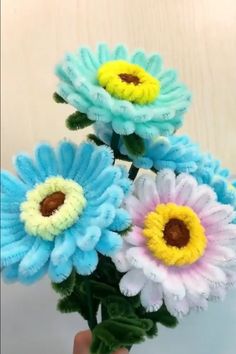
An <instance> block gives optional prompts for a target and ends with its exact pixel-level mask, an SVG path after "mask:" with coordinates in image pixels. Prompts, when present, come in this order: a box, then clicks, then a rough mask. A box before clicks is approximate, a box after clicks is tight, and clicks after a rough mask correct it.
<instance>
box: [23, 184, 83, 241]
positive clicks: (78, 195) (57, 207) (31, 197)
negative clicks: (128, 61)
mask: <svg viewBox="0 0 236 354" xmlns="http://www.w3.org/2000/svg"><path fill="white" fill-rule="evenodd" d="M85 205H86V199H85V197H84V192H83V188H82V187H81V186H80V185H79V184H78V183H76V182H75V181H73V180H69V179H64V178H62V177H50V178H48V179H47V180H46V181H45V182H44V183H41V184H38V185H37V186H36V187H35V188H34V189H33V190H31V191H29V192H28V193H27V199H26V201H24V202H23V203H22V204H21V214H20V218H21V221H23V222H24V225H25V230H26V232H27V233H28V234H29V235H32V236H38V237H41V238H43V239H45V240H49V241H52V240H53V239H54V238H55V237H56V236H57V235H59V234H60V233H61V232H63V231H64V230H66V229H67V228H69V227H70V226H72V225H73V224H74V223H75V222H76V220H77V219H78V217H79V215H81V213H82V211H83V209H84V207H85Z"/></svg>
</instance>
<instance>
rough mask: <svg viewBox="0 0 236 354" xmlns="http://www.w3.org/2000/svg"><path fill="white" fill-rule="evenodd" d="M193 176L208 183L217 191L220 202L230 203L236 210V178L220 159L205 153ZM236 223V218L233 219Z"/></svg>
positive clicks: (203, 182) (200, 181)
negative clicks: (233, 177) (222, 164)
mask: <svg viewBox="0 0 236 354" xmlns="http://www.w3.org/2000/svg"><path fill="white" fill-rule="evenodd" d="M193 176H194V177H195V178H196V179H197V181H198V182H199V183H201V184H208V185H209V186H210V187H211V188H212V189H213V190H214V192H215V193H216V195H217V199H218V201H219V202H220V203H223V204H230V205H231V206H232V207H233V208H234V210H235V211H236V180H234V179H232V178H231V177H230V171H229V170H228V169H226V168H222V166H221V163H220V161H219V160H217V159H215V158H214V157H213V156H212V155H210V154H205V155H203V156H202V159H201V161H200V163H199V166H198V168H197V170H196V171H194V173H193ZM233 222H234V223H236V218H235V219H234V221H233Z"/></svg>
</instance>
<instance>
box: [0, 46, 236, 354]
mask: <svg viewBox="0 0 236 354" xmlns="http://www.w3.org/2000/svg"><path fill="white" fill-rule="evenodd" d="M56 75H57V76H58V78H59V84H58V87H57V90H56V93H55V94H54V99H55V101H56V102H58V103H65V104H70V105H72V106H73V107H74V108H75V109H76V111H75V112H74V113H73V114H71V115H70V116H69V117H68V118H67V120H66V126H67V127H68V128H69V129H72V130H78V129H82V128H84V127H87V126H90V125H93V128H94V134H90V135H88V139H87V141H85V142H79V143H78V144H76V143H72V142H70V141H67V140H63V141H61V142H59V144H58V146H57V148H56V149H54V148H53V147H52V146H51V145H50V144H47V143H41V144H39V145H37V147H36V150H35V153H34V158H31V157H30V156H28V155H27V154H19V155H17V156H16V158H15V160H14V165H15V169H16V174H17V176H14V175H12V174H11V173H9V172H7V171H3V172H2V174H1V182H2V195H1V197H2V198H1V203H2V206H1V210H2V215H1V217H2V223H1V228H2V230H1V231H2V238H1V268H2V276H3V278H4V280H5V281H6V282H9V283H11V282H15V281H19V282H21V283H23V284H32V283H34V282H36V281H38V280H39V279H40V278H42V277H43V276H44V275H45V274H47V275H48V276H49V278H50V279H51V281H52V288H53V289H54V290H55V291H57V292H58V294H59V295H60V298H59V301H58V309H59V310H60V311H61V312H66V313H69V312H79V313H80V314H81V315H82V316H83V317H84V318H85V319H86V320H87V321H88V325H89V327H90V329H91V331H92V337H93V339H92V345H91V349H90V350H91V353H93V354H109V353H112V352H113V351H114V350H116V349H117V348H120V347H126V348H128V349H129V350H130V348H131V346H132V345H133V344H136V343H139V342H141V341H143V340H144V339H145V338H146V337H154V336H156V335H157V331H158V328H157V326H158V324H159V323H160V324H162V325H165V326H168V327H175V326H176V325H177V323H178V320H179V319H181V317H183V316H185V315H187V314H188V313H189V312H190V311H193V310H197V311H198V310H206V309H207V307H208V303H209V301H215V300H222V299H223V298H224V296H225V294H226V292H227V290H228V289H229V288H230V287H232V286H233V285H235V283H236V272H235V269H236V268H235V264H236V263H235V261H236V255H235V245H236V242H235V241H236V213H235V209H236V181H232V179H231V178H230V173H229V171H228V170H227V169H224V168H222V166H221V164H220V162H219V161H218V160H216V159H215V158H214V157H212V156H211V155H209V154H206V153H203V152H201V150H200V148H199V146H198V145H197V144H195V143H193V142H192V141H191V139H190V138H189V137H188V136H178V135H174V133H175V131H176V130H177V129H178V128H179V127H180V126H181V125H182V122H183V116H184V114H185V112H186V111H187V109H188V107H189V105H190V101H191V94H190V92H189V90H188V89H187V88H186V87H185V85H184V84H183V83H181V82H180V81H179V79H178V77H177V74H176V71H174V70H169V69H164V68H163V64H162V59H161V57H160V55H159V54H153V55H151V56H148V55H146V54H145V53H144V52H142V51H140V50H139V51H136V52H135V53H134V54H131V55H130V54H129V53H128V51H127V49H126V48H125V46H123V45H119V46H117V47H116V48H115V49H114V50H110V49H109V48H108V46H107V45H105V44H101V45H99V46H98V50H97V52H96V53H94V52H93V51H91V50H90V49H88V48H81V49H80V50H79V51H78V52H76V53H75V54H67V55H66V56H65V58H64V60H62V62H61V63H60V64H59V65H57V67H56ZM121 161H125V163H123V164H121ZM127 166H129V169H127ZM139 170H140V171H139ZM143 170H146V171H145V173H144V172H143ZM98 311H101V317H102V320H101V322H100V323H97V313H98Z"/></svg>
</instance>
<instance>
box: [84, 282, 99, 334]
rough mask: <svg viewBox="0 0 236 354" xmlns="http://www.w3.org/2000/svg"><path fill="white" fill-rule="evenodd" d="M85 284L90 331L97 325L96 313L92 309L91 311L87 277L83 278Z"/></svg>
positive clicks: (91, 304)
mask: <svg viewBox="0 0 236 354" xmlns="http://www.w3.org/2000/svg"><path fill="white" fill-rule="evenodd" d="M85 286H86V292H87V296H88V306H89V319H88V325H89V328H90V329H91V331H92V330H93V329H94V328H95V327H96V325H97V319H96V315H95V314H94V311H93V302H92V293H91V287H90V281H89V278H86V279H85Z"/></svg>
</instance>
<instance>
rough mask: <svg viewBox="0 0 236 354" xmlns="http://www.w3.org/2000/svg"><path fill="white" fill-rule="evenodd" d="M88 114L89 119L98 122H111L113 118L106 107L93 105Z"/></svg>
mask: <svg viewBox="0 0 236 354" xmlns="http://www.w3.org/2000/svg"><path fill="white" fill-rule="evenodd" d="M87 114H88V117H89V119H91V120H93V121H97V122H104V123H109V122H111V120H112V115H111V113H110V111H109V110H108V109H107V108H104V107H97V106H91V107H90V108H89V109H88V112H87Z"/></svg>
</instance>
